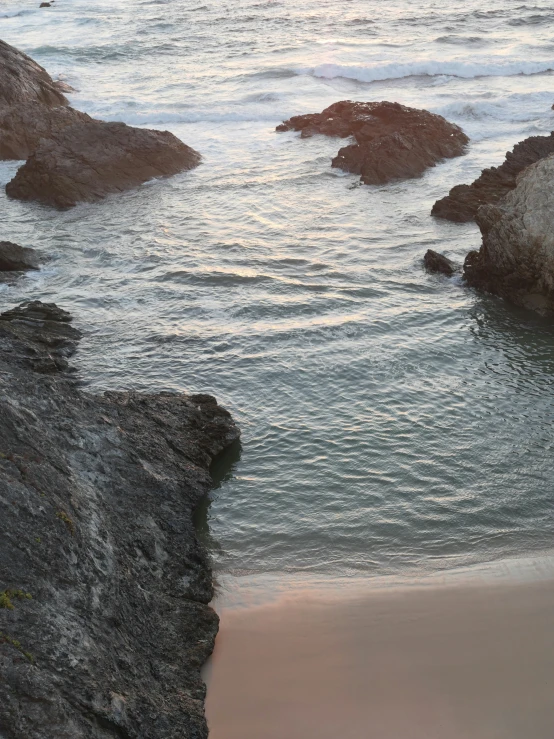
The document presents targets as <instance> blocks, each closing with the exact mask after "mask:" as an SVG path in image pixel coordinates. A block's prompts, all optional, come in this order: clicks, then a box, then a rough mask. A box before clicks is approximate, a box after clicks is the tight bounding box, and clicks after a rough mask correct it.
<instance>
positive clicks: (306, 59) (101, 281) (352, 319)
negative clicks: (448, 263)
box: [0, 0, 554, 589]
mask: <svg viewBox="0 0 554 739" xmlns="http://www.w3.org/2000/svg"><path fill="white" fill-rule="evenodd" d="M38 4H39V3H38V0H33V2H30V0H21V1H16V0H9V1H8V0H0V38H2V39H4V40H5V41H7V42H9V43H11V44H13V45H15V46H17V47H19V48H21V49H22V50H24V51H25V52H27V53H29V54H30V55H31V56H32V57H33V58H35V59H36V60H37V61H38V62H40V63H41V64H43V65H44V66H45V67H46V68H47V69H48V71H49V72H50V73H51V74H52V75H53V76H55V77H58V76H59V77H60V78H61V79H63V80H65V81H66V82H68V83H69V84H71V85H72V86H73V87H74V88H75V90H76V92H75V93H73V94H72V95H71V101H72V103H73V104H74V105H75V106H76V107H78V108H81V109H83V110H85V111H87V112H89V113H91V114H92V115H95V116H98V117H102V118H105V119H108V120H123V121H125V122H127V123H130V124H134V125H145V126H146V125H148V126H152V127H156V128H161V129H168V130H170V131H172V132H173V133H175V134H176V135H177V136H179V137H180V138H181V139H182V140H183V141H185V142H186V143H188V144H189V145H191V146H193V147H195V148H196V149H198V150H199V151H200V152H201V153H202V154H203V156H204V161H203V164H202V165H201V166H200V167H199V168H198V169H196V170H194V171H192V172H188V173H184V174H182V175H179V176H177V177H174V178H172V179H169V180H165V181H155V182H151V183H148V184H146V185H144V186H143V187H141V188H139V189H138V190H136V191H133V192H129V193H125V194H122V195H120V196H117V197H115V196H114V197H110V198H108V199H107V200H106V201H104V202H102V203H99V204H95V205H83V206H79V207H77V208H75V209H73V210H71V211H68V212H56V211H53V210H51V209H48V208H45V207H42V206H39V205H35V204H32V203H19V202H15V201H10V200H8V199H7V198H6V197H5V194H4V192H3V185H4V184H5V183H6V182H7V181H8V180H9V179H11V177H12V176H13V174H14V172H15V171H16V169H17V166H18V163H14V162H10V163H0V185H2V189H1V192H0V200H1V203H0V207H1V210H2V232H1V238H3V239H9V240H12V241H16V242H18V243H21V244H24V245H28V246H34V247H36V248H37V249H39V250H40V251H41V252H42V253H43V254H44V255H45V256H47V257H48V261H47V263H46V265H45V267H44V268H43V269H42V270H41V271H40V272H39V273H36V274H30V275H28V276H26V277H24V278H22V279H21V280H19V281H17V282H15V283H13V284H8V285H3V286H1V287H0V306H1V307H2V309H7V308H9V307H11V306H13V305H14V304H17V303H19V302H20V301H22V300H26V299H37V298H38V299H42V300H47V301H55V302H57V303H58V304H60V305H61V306H63V307H64V308H66V309H68V310H70V311H71V312H72V313H73V314H74V316H75V319H76V322H77V324H78V325H79V326H80V327H81V328H82V329H83V330H84V331H85V338H84V339H83V341H82V344H81V348H80V351H79V353H78V354H77V355H76V357H75V364H76V365H77V366H78V367H79V369H80V371H81V374H82V376H83V378H84V381H85V384H86V386H87V387H88V388H89V389H90V390H91V391H101V390H103V389H108V388H136V389H140V390H146V391H156V390H160V389H171V390H178V391H194V392H211V393H213V394H215V395H216V396H217V398H218V399H219V400H220V401H221V402H222V403H224V404H225V405H226V406H227V407H228V408H229V409H230V411H231V412H232V413H233V415H234V416H235V418H236V419H237V421H238V422H239V423H240V425H241V427H242V430H243V441H242V450H241V451H240V453H239V452H238V451H237V450H235V451H234V454H233V456H232V457H231V458H230V459H228V460H227V468H226V469H225V472H224V474H223V473H222V475H221V479H219V482H218V486H217V488H216V490H214V494H213V499H212V501H211V504H210V506H209V507H208V508H207V509H206V510H205V511H203V512H202V516H203V517H204V519H205V520H203V521H201V526H202V527H203V529H204V531H205V535H206V537H207V539H208V541H209V544H210V547H211V548H212V551H213V556H214V561H215V565H216V570H217V573H218V575H219V577H220V579H221V580H222V581H224V582H225V583H226V584H227V585H226V586H228V587H229V588H230V589H232V588H233V582H235V583H238V582H240V580H239V579H238V578H240V577H246V576H250V577H252V578H254V579H255V578H256V577H260V576H264V575H267V576H269V577H270V578H272V582H273V583H274V584H275V583H279V582H280V583H282V582H286V580H287V578H290V579H291V580H292V579H294V578H297V579H298V578H300V579H303V578H304V579H306V578H310V577H313V578H319V579H321V578H339V579H346V578H365V579H368V578H379V579H381V580H382V579H383V578H385V579H386V578H388V577H390V578H395V577H404V578H411V577H416V576H417V577H420V576H424V575H429V574H432V573H437V572H443V571H449V570H454V569H456V568H467V567H471V566H475V565H480V564H481V563H484V562H490V561H498V560H500V561H504V560H507V561H509V560H510V559H512V558H515V557H528V558H529V557H530V558H531V560H532V558H533V557H534V556H535V555H536V554H537V553H539V552H543V551H545V550H548V549H550V548H551V546H552V539H553V535H554V515H553V510H554V508H553V503H554V485H553V480H554V454H553V453H552V446H553V436H552V418H553V412H554V393H553V376H554V375H553V372H554V327H553V326H552V324H551V323H550V322H548V321H546V320H544V319H542V318H540V317H538V316H535V315H533V314H530V313H527V312H524V311H520V310H517V309H514V308H512V307H510V306H508V305H506V304H504V303H503V302H501V301H499V300H497V299H495V298H491V297H483V296H480V295H477V294H476V293H474V292H473V291H471V290H468V289H467V288H465V287H464V286H463V285H462V284H461V282H460V280H459V278H457V277H455V278H453V279H447V278H444V277H441V276H430V275H427V274H426V273H425V272H424V270H423V269H422V262H421V259H422V256H423V254H424V253H425V251H426V250H427V249H428V248H433V249H436V250H438V251H441V252H444V253H446V254H447V255H448V256H449V257H451V258H452V259H454V260H456V261H458V262H461V261H462V260H463V257H464V256H465V254H466V253H467V251H469V250H470V249H472V248H476V247H478V245H479V241H480V239H479V233H478V229H477V227H476V226H475V225H474V224H464V225H457V224H451V223H448V222H444V221H439V220H434V219H432V218H431V217H430V214H429V213H430V209H431V206H432V204H433V202H434V201H435V199H437V198H438V197H441V196H443V195H444V194H446V193H447V192H448V190H449V188H450V187H452V186H453V185H454V184H457V183H460V182H469V181H471V180H472V179H473V178H474V177H476V176H477V175H478V174H479V172H480V170H481V168H482V167H484V166H489V165H492V164H499V163H500V162H501V161H502V159H503V156H504V153H505V151H506V150H508V149H510V148H511V147H512V146H513V145H514V144H515V143H516V142H517V141H519V140H521V139H522V138H525V137H527V136H530V135H533V134H546V133H549V132H550V130H551V129H552V128H553V122H554V113H553V111H552V110H551V105H552V103H553V102H554V89H553V87H554V84H553V83H554V77H553V71H552V70H554V30H553V29H554V26H553V24H552V22H553V20H554V10H553V9H552V6H551V5H549V4H546V3H541V4H522V2H521V0H517V1H515V0H491V2H489V3H487V4H486V6H483V4H482V3H480V2H476V0H465V1H464V2H461V1H460V0H455V1H454V2H450V3H447V4H445V3H440V2H435V1H431V0H417V1H416V2H407V0H392V1H391V2H388V3H378V2H367V0H365V1H362V0H349V1H345V2H340V3H339V2H331V1H330V0H318V1H317V2H316V1H315V0H295V1H294V2H293V1H292V0H221V1H220V2H203V0H139V1H138V2H134V3H129V2H127V1H126V0H110V1H109V2H108V0H86V1H85V0H55V2H54V7H52V8H49V9H42V10H39V9H38ZM347 98H349V99H354V100H368V101H373V100H393V101H398V102H400V103H404V104H407V105H412V106H416V107H422V108H426V109H429V110H431V111H433V112H437V113H440V114H442V115H444V116H446V117H447V118H448V119H449V120H451V121H453V122H455V123H458V124H459V125H461V126H462V128H463V129H464V130H465V131H466V133H467V134H468V135H469V136H470V138H471V144H470V146H469V148H468V152H467V154H466V155H465V156H463V157H460V158H457V159H454V160H450V161H448V162H445V163H443V164H440V165H439V166H437V167H435V168H433V169H431V170H429V171H428V172H427V173H426V174H425V175H424V176H423V177H421V178H420V179H416V180H410V181H406V182H397V183H393V184H389V185H386V186H381V187H360V186H359V185H358V181H357V178H356V177H355V176H353V175H345V174H344V173H342V172H339V171H337V170H333V169H332V168H331V167H330V159H331V157H332V156H333V155H334V154H335V153H336V151H337V150H338V148H339V147H340V146H341V145H342V143H343V142H341V141H338V140H333V139H326V138H323V137H314V138H312V139H309V140H301V139H300V138H299V137H298V135H297V134H295V133H286V134H277V133H275V126H276V125H277V124H279V123H280V122H281V121H282V120H283V119H285V118H287V117H289V116H291V115H293V114H300V113H307V112H318V111H320V110H322V109H323V108H324V107H325V106H327V105H329V104H330V103H332V102H335V101H337V100H341V99H347ZM202 516H200V518H202Z"/></svg>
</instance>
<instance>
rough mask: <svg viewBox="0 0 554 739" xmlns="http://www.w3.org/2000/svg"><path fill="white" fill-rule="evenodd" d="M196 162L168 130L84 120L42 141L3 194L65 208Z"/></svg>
mask: <svg viewBox="0 0 554 739" xmlns="http://www.w3.org/2000/svg"><path fill="white" fill-rule="evenodd" d="M200 160H201V157H200V154H199V153H198V152H197V151H195V150H194V149H192V148H191V147H190V146H187V145H186V144H184V143H183V142H182V141H179V139H177V138H176V137H175V136H174V135H173V134H172V133H169V132H168V131H153V130H149V129H142V128H132V127H131V126H127V125H125V124H124V123H104V122H103V121H94V120H92V119H89V120H88V121H87V122H85V123H78V124H77V125H74V126H70V127H67V128H64V129H63V130H62V131H58V132H57V133H56V134H55V135H53V136H52V137H50V138H49V139H43V140H42V141H41V143H40V145H39V146H38V148H37V149H36V151H35V152H34V154H32V155H31V156H30V157H29V159H28V160H27V162H26V163H25V164H24V165H23V166H22V167H20V169H19V170H18V171H17V173H16V175H15V177H14V178H13V180H11V182H9V183H8V184H7V185H6V193H7V194H8V195H9V196H10V197H12V198H17V199H19V200H36V201H38V202H40V203H44V204H46V205H53V206H56V207H58V208H69V207H71V206H73V205H76V204H77V203H81V202H94V201H97V200H100V199H101V198H103V197H105V196H106V195H108V194H109V193H114V192H121V191H122V190H129V189H131V188H133V187H136V186H138V185H140V184H142V183H143V182H146V181H147V180H150V179H152V178H154V177H165V176H168V175H173V174H176V173H177V172H182V171H184V170H188V169H192V168H193V167H196V166H198V164H199V163H200Z"/></svg>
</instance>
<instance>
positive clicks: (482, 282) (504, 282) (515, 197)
mask: <svg viewBox="0 0 554 739" xmlns="http://www.w3.org/2000/svg"><path fill="white" fill-rule="evenodd" d="M477 223H478V225H479V228H480V229H481V233H482V236H483V241H482V246H481V248H480V250H479V251H473V252H470V253H469V254H468V255H467V257H466V261H465V264H464V278H465V280H466V282H467V283H468V284H469V285H471V286H473V287H476V288H478V289H481V290H485V291H487V292H491V293H494V294H496V295H500V296H501V297H503V298H506V299H507V300H509V301H511V302H512V303H515V304H516V305H520V306H523V307H526V308H532V309H533V310H537V311H539V312H540V313H543V314H551V313H552V311H553V310H554V156H551V157H548V158H546V159H541V160H540V161H538V162H536V163H535V164H532V165H531V166H529V167H527V169H525V170H524V171H523V172H522V173H521V174H520V175H519V177H518V178H517V185H516V187H515V189H514V190H512V191H511V192H509V193H508V194H507V195H506V197H505V198H504V199H503V200H501V201H500V202H499V203H497V204H496V205H483V206H481V208H479V210H478V213H477Z"/></svg>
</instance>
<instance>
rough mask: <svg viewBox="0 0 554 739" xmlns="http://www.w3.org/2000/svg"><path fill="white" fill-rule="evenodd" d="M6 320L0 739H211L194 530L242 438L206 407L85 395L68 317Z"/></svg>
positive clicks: (35, 309) (203, 399)
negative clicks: (218, 461)
mask: <svg viewBox="0 0 554 739" xmlns="http://www.w3.org/2000/svg"><path fill="white" fill-rule="evenodd" d="M0 318H1V320H0V736H1V737H2V739H113V738H114V737H120V738H122V737H125V739H144V738H145V737H148V738H149V739H150V738H152V739H154V738H155V739H205V737H207V733H208V732H207V727H206V722H205V719H204V696H205V687H204V684H203V682H202V680H201V678H200V666H201V665H202V663H203V662H204V660H205V659H206V658H207V656H208V655H209V654H210V652H211V650H212V647H213V643H214V638H215V635H216V632H217V628H218V619H217V616H216V614H215V613H214V611H213V610H212V609H211V608H210V607H209V605H207V604H208V603H209V601H210V600H211V597H212V592H213V588H212V581H211V573H210V567H209V563H208V559H207V555H206V552H205V551H204V549H203V548H202V546H201V545H200V544H199V542H198V539H197V536H196V533H195V530H194V527H193V523H192V516H193V512H194V509H195V507H196V506H197V504H198V502H199V501H200V500H201V499H202V498H203V496H205V495H206V493H207V491H208V490H209V488H210V485H211V479H210V476H209V473H208V468H209V465H210V462H211V460H212V458H213V457H214V456H215V455H216V454H217V453H218V452H220V451H221V450H222V449H224V448H225V447H226V446H228V445H229V444H231V443H232V442H234V441H236V440H237V438H238V436H239V432H238V429H237V427H236V426H235V424H234V423H233V421H232V419H231V417H230V416H229V414H228V413H227V411H225V410H224V409H222V408H221V407H220V406H218V405H217V403H216V401H215V400H214V398H212V397H211V396H208V395H190V396H186V395H178V394H173V393H158V394H152V395H148V394H142V393H135V392H109V393H106V394H105V395H103V396H100V397H99V396H93V395H90V394H87V393H85V392H83V391H81V390H79V389H78V387H77V385H76V383H75V381H73V380H72V379H71V375H67V373H66V372H64V371H63V367H64V364H63V362H62V363H61V364H60V365H59V366H56V365H57V363H58V360H64V361H65V359H66V356H67V355H68V354H69V353H71V351H73V350H74V349H75V346H76V342H77V340H78V336H79V333H78V332H77V331H76V329H72V327H71V326H70V322H71V317H70V316H69V314H67V313H66V312H65V311H62V310H60V309H59V308H57V307H56V306H54V305H45V304H43V303H39V302H35V303H32V304H27V305H23V306H20V307H19V308H16V309H14V310H13V311H10V312H9V313H8V314H6V313H5V314H2V316H1V317H0ZM46 365H49V366H50V371H49V372H48V374H41V372H43V371H44V367H45V366H46ZM37 369H38V370H39V372H38V373H37V371H36V370H37Z"/></svg>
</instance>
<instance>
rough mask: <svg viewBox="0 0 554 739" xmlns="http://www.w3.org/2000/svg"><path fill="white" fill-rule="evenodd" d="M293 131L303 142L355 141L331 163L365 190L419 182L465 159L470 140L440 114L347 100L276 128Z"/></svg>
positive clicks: (296, 117)
mask: <svg viewBox="0 0 554 739" xmlns="http://www.w3.org/2000/svg"><path fill="white" fill-rule="evenodd" d="M289 130H293V131H301V136H302V137H308V136H313V135H314V134H316V133H320V134H325V135H326V136H338V137H340V138H346V137H348V136H353V137H354V139H355V140H356V143H354V144H350V145H348V146H345V147H343V148H342V149H340V151H339V153H338V154H337V156H336V157H335V158H334V159H333V160H332V162H331V164H332V166H333V167H338V168H339V169H343V170H345V171H346V172H353V173H354V174H359V175H360V176H361V181H362V182H363V183H364V184H366V185H379V184H383V183H385V182H389V181H390V180H394V179H406V178H410V177H417V176H419V175H421V174H422V173H423V172H424V171H425V170H426V169H427V168H428V167H432V166H434V165H435V164H437V162H439V161H441V160H442V159H444V158H448V157H455V156H460V155H461V154H463V153H464V150H465V146H466V144H467V143H468V141H469V139H468V137H467V136H466V135H465V133H464V132H463V131H462V129H461V128H460V127H459V126H456V125H455V124H453V123H449V122H448V121H447V120H446V119H445V118H443V117H442V116H440V115H436V114H434V113H429V112H428V111H427V110H419V109H417V108H408V107H406V106H405V105H400V104H399V103H389V102H380V103H357V102H352V101H350V100H344V101H342V102H339V103H334V104H333V105H331V106H329V107H328V108H326V109H325V110H324V111H323V112H322V113H316V114H310V115H300V116H294V117H293V118H290V119H289V120H288V121H285V122H284V123H282V124H281V125H280V126H277V131H289Z"/></svg>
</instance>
